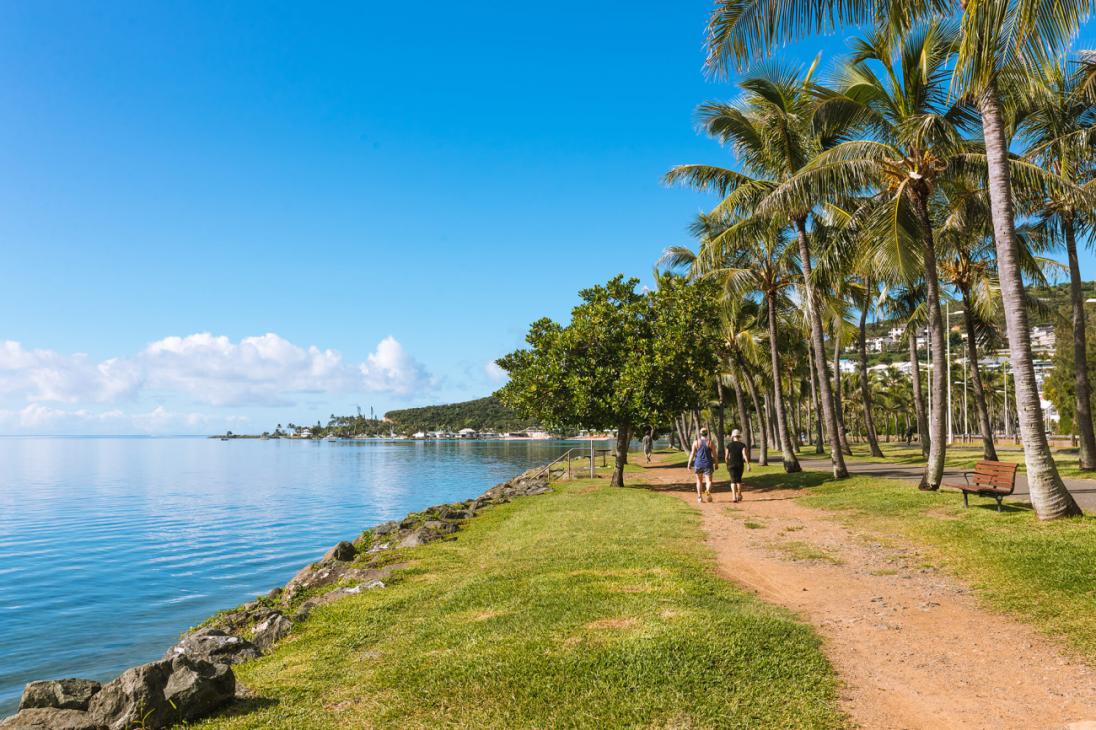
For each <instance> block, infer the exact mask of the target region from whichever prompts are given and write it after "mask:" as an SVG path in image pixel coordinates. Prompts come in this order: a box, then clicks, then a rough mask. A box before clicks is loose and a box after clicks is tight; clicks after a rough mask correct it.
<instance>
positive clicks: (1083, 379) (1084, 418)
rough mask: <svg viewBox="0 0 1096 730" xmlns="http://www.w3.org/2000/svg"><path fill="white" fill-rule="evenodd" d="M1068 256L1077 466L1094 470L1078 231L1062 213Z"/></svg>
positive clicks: (1095, 442) (1094, 437) (1095, 448)
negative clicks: (1071, 311) (1078, 256)
mask: <svg viewBox="0 0 1096 730" xmlns="http://www.w3.org/2000/svg"><path fill="white" fill-rule="evenodd" d="M1062 228H1063V229H1064V230H1065V234H1066V254H1067V256H1068V257H1069V299H1070V304H1072V305H1073V389H1074V397H1075V400H1076V404H1075V406H1076V412H1077V413H1076V418H1074V419H1073V420H1074V423H1075V424H1076V428H1077V435H1078V436H1079V437H1080V457H1081V458H1080V467H1081V469H1083V470H1085V471H1092V470H1094V469H1096V434H1094V433H1093V429H1092V388H1091V386H1090V385H1089V382H1088V348H1087V343H1086V341H1085V340H1086V332H1085V301H1084V292H1083V291H1082V290H1081V268H1080V265H1079V264H1078V262H1077V231H1076V228H1075V227H1074V223H1073V216H1072V214H1067V215H1063V216H1062Z"/></svg>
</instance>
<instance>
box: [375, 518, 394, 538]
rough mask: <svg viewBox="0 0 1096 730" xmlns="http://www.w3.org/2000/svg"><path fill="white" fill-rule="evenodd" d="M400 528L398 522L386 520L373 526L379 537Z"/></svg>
mask: <svg viewBox="0 0 1096 730" xmlns="http://www.w3.org/2000/svg"><path fill="white" fill-rule="evenodd" d="M399 528H400V525H399V523H398V522H394V521H393V522H384V523H382V524H379V525H377V526H376V527H374V528H373V534H374V535H376V536H377V537H383V536H384V535H387V534H389V533H392V532H395V531H396V530H398V529H399Z"/></svg>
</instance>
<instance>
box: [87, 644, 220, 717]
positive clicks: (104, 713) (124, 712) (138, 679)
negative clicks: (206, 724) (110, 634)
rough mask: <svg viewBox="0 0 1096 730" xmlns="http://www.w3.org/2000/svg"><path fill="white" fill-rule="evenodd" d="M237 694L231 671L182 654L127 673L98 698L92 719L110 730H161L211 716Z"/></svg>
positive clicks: (91, 709)
mask: <svg viewBox="0 0 1096 730" xmlns="http://www.w3.org/2000/svg"><path fill="white" fill-rule="evenodd" d="M235 693H236V677H235V675H233V674H232V670H231V669H229V668H228V667H227V666H226V665H224V664H210V663H209V662H207V661H203V660H201V659H192V658H191V657H188V656H187V655H185V654H182V655H179V656H176V657H175V658H174V659H161V660H160V661H156V662H149V663H148V664H142V665H141V666H139V667H133V668H132V669H127V670H126V671H124V672H122V674H121V676H119V677H118V679H116V680H114V681H113V682H110V683H108V684H106V685H103V688H102V689H101V690H99V692H98V693H96V695H95V696H94V697H92V699H91V703H90V705H89V707H88V714H89V715H90V717H91V719H92V721H93V722H95V723H98V724H99V725H102V726H105V727H107V728H108V729H109V730H128V729H129V728H131V727H134V726H136V727H142V728H146V729H147V730H155V729H156V728H163V727H168V726H170V725H173V724H175V723H177V722H182V721H185V720H195V719H197V718H199V717H201V716H203V715H206V714H208V713H210V712H211V711H213V710H215V709H217V708H218V707H220V706H221V705H223V704H225V703H227V702H230V701H231V700H232V698H233V697H234V696H235Z"/></svg>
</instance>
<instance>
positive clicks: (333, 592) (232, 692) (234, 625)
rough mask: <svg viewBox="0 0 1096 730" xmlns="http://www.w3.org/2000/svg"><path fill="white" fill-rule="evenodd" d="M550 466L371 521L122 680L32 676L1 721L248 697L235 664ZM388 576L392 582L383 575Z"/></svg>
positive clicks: (124, 713) (60, 719) (157, 711)
mask: <svg viewBox="0 0 1096 730" xmlns="http://www.w3.org/2000/svg"><path fill="white" fill-rule="evenodd" d="M548 481H549V480H548V474H547V470H546V467H545V466H543V465H542V466H536V467H533V468H531V469H528V470H526V471H525V472H522V473H521V474H519V475H517V476H515V477H514V478H512V479H510V480H508V481H506V482H501V483H499V484H496V485H495V486H493V487H491V488H490V489H488V490H487V491H485V492H484V493H482V494H481V495H480V496H478V497H475V498H472V499H468V500H464V501H461V502H454V503H448V504H440V505H435V506H433V507H428V508H426V509H424V510H421V511H419V512H413V513H409V514H408V515H406V516H405V517H404V518H403V519H401V520H398V521H389V522H385V523H382V524H379V525H375V526H373V527H370V528H367V529H365V530H364V531H363V532H362V533H361V534H360V535H359V536H358V537H357V538H356V539H355V540H354V541H353V542H350V541H340V542H339V543H337V544H336V545H335V546H333V547H332V548H331V549H329V550H328V551H327V552H326V553H325V554H324V555H323V557H322V558H320V559H319V560H318V561H316V562H314V563H312V564H310V565H307V566H305V567H303V568H302V569H301V570H299V571H298V572H297V574H296V575H294V576H293V578H292V579H291V580H290V581H289V582H288V583H286V584H285V585H284V586H280V587H276V588H274V589H273V590H271V591H270V592H269V593H268V594H266V595H264V596H260V597H259V598H257V599H255V600H254V601H249V602H247V603H244V604H242V605H240V606H237V607H235V608H232V609H226V610H224V611H220V612H218V613H216V614H214V615H213V616H210V617H209V618H208V619H206V620H205V621H204V622H202V623H201V624H199V625H197V626H194V627H191V628H190V629H188V630H187V631H186V632H185V633H184V634H183V635H182V637H181V639H180V641H179V642H178V643H176V644H175V645H173V646H172V647H170V648H169V649H168V650H167V651H166V653H165V654H164V656H163V657H162V658H161V659H159V660H156V661H153V662H148V663H145V664H141V665H138V666H136V667H132V668H130V669H127V670H125V671H123V672H122V673H121V674H120V676H119V677H118V678H116V679H115V680H113V681H111V682H108V683H105V684H100V683H99V682H96V681H93V680H82V679H60V680H39V681H33V682H30V683H28V684H27V685H26V687H25V688H24V692H23V696H22V698H21V700H20V704H19V708H18V712H17V713H16V714H14V715H11V716H9V717H7V718H2V719H0V728H2V729H3V730H23V729H31V728H33V729H36V730H51V729H53V728H56V729H57V730H102V729H104V728H109V729H110V730H114V729H115V728H117V729H118V730H121V729H122V728H129V727H133V726H138V725H139V726H140V727H142V728H146V729H147V730H153V729H154V728H160V727H170V726H171V725H173V724H176V723H179V722H190V721H193V720H196V719H199V718H201V717H204V716H206V715H208V714H210V713H211V712H214V711H216V710H219V709H221V708H223V707H225V706H226V705H230V704H231V703H232V702H234V701H238V700H241V699H246V698H248V696H249V695H248V692H247V690H246V688H244V687H242V686H240V685H238V684H237V682H236V679H235V674H234V673H233V671H232V666H233V665H235V664H238V663H240V662H244V661H248V660H251V659H256V658H258V657H260V656H262V655H263V654H265V653H268V652H269V651H270V650H271V649H273V648H274V647H275V645H276V644H277V643H278V642H279V641H281V640H282V639H283V638H285V637H286V636H288V635H289V634H290V633H291V632H292V631H293V629H294V627H295V626H296V625H297V624H299V623H301V622H305V621H307V619H308V616H309V614H310V613H311V611H312V610H314V609H315V608H317V607H319V606H322V605H326V604H329V603H333V602H335V601H337V600H339V599H342V598H346V597H348V596H351V595H355V594H358V593H361V592H362V591H365V590H377V589H383V588H385V587H386V586H387V585H388V582H390V581H391V580H393V579H394V573H395V572H396V571H398V570H399V569H400V568H402V567H404V565H405V562H404V561H403V560H401V558H403V557H405V556H406V555H407V553H408V551H409V550H412V549H413V548H415V547H418V546H420V545H425V544H427V543H431V542H435V541H439V540H447V539H454V534H455V533H456V532H458V531H459V530H460V529H461V527H462V526H463V525H464V524H465V523H466V522H467V521H468V520H470V519H472V518H473V517H475V516H477V515H478V514H479V513H480V512H481V511H482V510H484V509H486V508H489V507H491V506H494V505H498V504H504V503H506V502H509V501H511V500H512V499H513V498H515V497H519V496H535V495H539V494H545V493H547V492H549V491H550V488H549V487H548ZM386 581H387V582H386Z"/></svg>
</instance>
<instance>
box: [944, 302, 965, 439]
mask: <svg viewBox="0 0 1096 730" xmlns="http://www.w3.org/2000/svg"><path fill="white" fill-rule="evenodd" d="M944 311H945V312H946V313H947V317H946V320H945V321H946V322H947V323H948V326H947V332H945V335H946V336H947V338H948V339H947V345H946V350H947V355H946V357H947V359H948V443H949V444H951V443H953V442H954V441H955V434H954V432H953V430H952V427H951V318H952V316H958V315H960V314H962V313H963V312H964V311H965V310H962V309H960V310H959V311H958V312H955V313H954V315H953V313H952V311H951V302H950V301H946V302H944ZM964 392H965V391H964Z"/></svg>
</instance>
